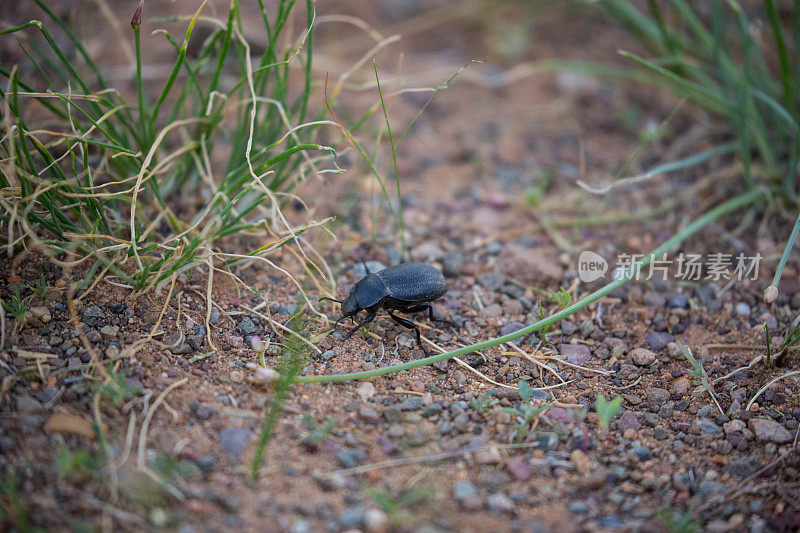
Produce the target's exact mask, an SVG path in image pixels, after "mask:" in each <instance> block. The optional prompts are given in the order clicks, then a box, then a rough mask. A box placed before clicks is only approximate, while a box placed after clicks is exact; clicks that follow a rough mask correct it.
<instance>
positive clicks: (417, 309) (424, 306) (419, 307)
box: [403, 303, 453, 326]
mask: <svg viewBox="0 0 800 533" xmlns="http://www.w3.org/2000/svg"><path fill="white" fill-rule="evenodd" d="M426 309H427V310H428V318H429V319H430V321H431V322H443V323H445V324H450V325H451V326H452V325H453V323H452V322H450V321H449V320H438V319H436V318H433V306H432V305H431V304H427V303H426V304H419V305H415V306H414V307H410V308H408V309H406V310H404V311H403V312H404V313H419V312H421V311H425V310H426Z"/></svg>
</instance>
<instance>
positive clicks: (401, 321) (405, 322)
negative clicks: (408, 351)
mask: <svg viewBox="0 0 800 533" xmlns="http://www.w3.org/2000/svg"><path fill="white" fill-rule="evenodd" d="M387 313H389V316H390V317H392V320H394V321H395V322H397V323H398V324H400V325H401V326H404V327H407V328H408V329H413V330H414V333H415V334H416V335H417V345H418V346H419V348H420V350H422V353H424V354H425V355H428V350H426V349H425V347H424V346H422V339H420V335H419V328H418V327H417V325H416V324H414V323H413V322H411V321H410V320H407V319H405V318H400V317H399V316H395V314H394V313H392V312H391V311H388V310H387Z"/></svg>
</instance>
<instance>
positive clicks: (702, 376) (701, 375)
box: [677, 341, 725, 414]
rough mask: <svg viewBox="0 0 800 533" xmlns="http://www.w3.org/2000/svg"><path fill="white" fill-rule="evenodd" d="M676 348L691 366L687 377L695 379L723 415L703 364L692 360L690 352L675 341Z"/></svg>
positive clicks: (679, 342) (692, 356)
mask: <svg viewBox="0 0 800 533" xmlns="http://www.w3.org/2000/svg"><path fill="white" fill-rule="evenodd" d="M677 343H678V347H679V348H680V350H681V352H682V353H683V356H684V357H685V358H686V360H687V361H689V364H690V365H692V368H691V369H690V370H687V372H688V373H689V375H691V376H693V377H695V378H697V380H698V381H699V382H700V384H701V385H702V386H703V388H704V389H706V391H708V394H709V395H710V396H711V399H712V400H714V403H715V404H716V405H717V409H719V412H720V413H722V414H725V411H723V410H722V407H720V405H719V402H718V401H717V395H716V394H715V393H714V386H713V385H712V384H711V381H710V380H709V379H708V374H707V373H706V369H705V368H703V364H702V363H700V362H699V361H698V360H697V359H695V358H694V355H692V351H691V350H690V349H689V348H687V347H686V346H685V345H684V344H683V343H682V342H681V341H677Z"/></svg>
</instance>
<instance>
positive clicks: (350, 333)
mask: <svg viewBox="0 0 800 533" xmlns="http://www.w3.org/2000/svg"><path fill="white" fill-rule="evenodd" d="M377 314H378V312H377V311H376V312H374V313H370V314H368V315H367V318H365V319H364V320H363V321H361V322H360V323H359V324H358V325H357V326H356V327H354V328H353V329H351V330H350V332H349V333H348V334H347V335H345V336H344V338H345V339H349V338H350V337H352V336H353V333H355V332H356V331H358V330H359V329H360V328H361V326H363V325H364V324H366V323H367V322H370V321H371V320H373V319H374V318H375V316H376V315H377Z"/></svg>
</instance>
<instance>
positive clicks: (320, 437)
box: [300, 413, 336, 444]
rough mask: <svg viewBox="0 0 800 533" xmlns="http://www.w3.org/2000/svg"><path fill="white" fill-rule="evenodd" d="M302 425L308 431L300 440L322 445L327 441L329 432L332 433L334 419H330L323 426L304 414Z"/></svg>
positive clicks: (334, 423)
mask: <svg viewBox="0 0 800 533" xmlns="http://www.w3.org/2000/svg"><path fill="white" fill-rule="evenodd" d="M303 424H305V426H306V429H308V431H307V432H306V433H305V434H304V435H303V436H302V437H300V439H301V440H303V441H306V440H310V441H311V442H314V443H315V444H322V443H324V442H325V441H326V440H328V437H329V436H330V434H331V431H333V427H334V426H335V425H336V419H335V418H334V417H330V418H328V420H327V421H326V422H325V423H324V424H319V423H317V421H316V420H314V417H313V416H311V415H310V414H308V413H304V414H303Z"/></svg>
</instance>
